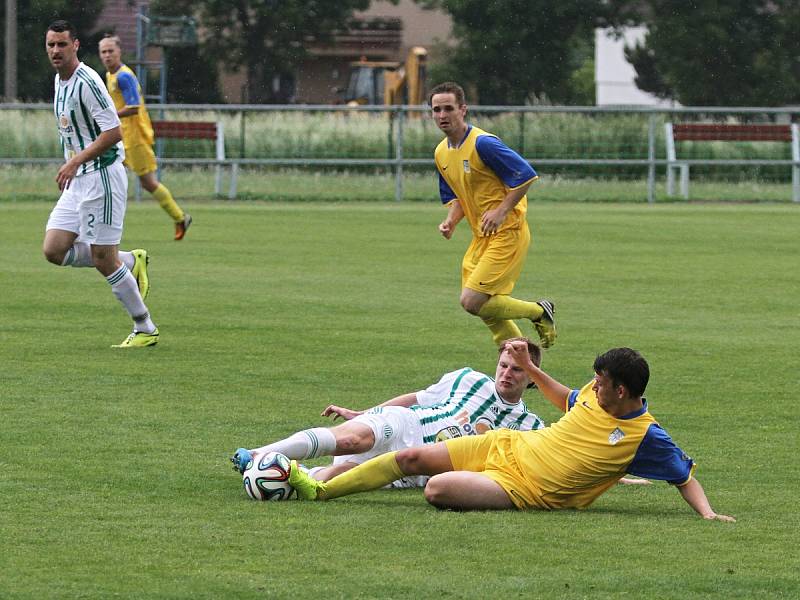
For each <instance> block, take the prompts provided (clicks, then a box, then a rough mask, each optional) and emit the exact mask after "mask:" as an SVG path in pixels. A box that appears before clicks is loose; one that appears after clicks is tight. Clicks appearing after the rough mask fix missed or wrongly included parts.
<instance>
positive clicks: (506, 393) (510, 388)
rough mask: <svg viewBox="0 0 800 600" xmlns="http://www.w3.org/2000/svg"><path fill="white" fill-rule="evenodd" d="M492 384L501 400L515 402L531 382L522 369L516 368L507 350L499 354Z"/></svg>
mask: <svg viewBox="0 0 800 600" xmlns="http://www.w3.org/2000/svg"><path fill="white" fill-rule="evenodd" d="M494 382H495V388H496V389H497V391H498V393H499V394H500V395H501V396H502V397H503V400H506V401H507V402H516V401H517V400H519V399H520V398H522V393H523V392H524V391H525V388H527V387H528V384H530V382H531V380H530V379H528V376H527V375H526V374H525V371H523V370H522V367H518V366H517V364H516V363H515V362H514V359H513V358H511V355H510V354H509V353H508V350H503V352H502V353H501V354H500V359H499V360H498V361H497V371H496V372H495V377H494Z"/></svg>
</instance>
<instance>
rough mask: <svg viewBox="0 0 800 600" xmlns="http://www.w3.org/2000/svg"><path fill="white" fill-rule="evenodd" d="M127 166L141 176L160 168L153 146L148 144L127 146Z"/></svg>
mask: <svg viewBox="0 0 800 600" xmlns="http://www.w3.org/2000/svg"><path fill="white" fill-rule="evenodd" d="M125 166H126V167H128V168H129V169H130V170H131V171H133V172H134V173H136V174H137V175H138V176H139V177H141V176H142V175H147V174H148V173H152V172H153V171H155V170H156V169H157V168H158V165H156V155H155V153H154V152H153V147H152V146H149V145H147V144H137V145H136V146H131V147H128V146H125Z"/></svg>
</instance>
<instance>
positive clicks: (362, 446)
mask: <svg viewBox="0 0 800 600" xmlns="http://www.w3.org/2000/svg"><path fill="white" fill-rule="evenodd" d="M374 445H375V440H374V437H373V436H371V435H370V436H364V435H360V434H358V433H346V434H343V435H338V436H336V449H337V450H341V451H343V452H346V453H347V454H355V453H356V452H364V451H365V450H368V449H369V448H372V446H374Z"/></svg>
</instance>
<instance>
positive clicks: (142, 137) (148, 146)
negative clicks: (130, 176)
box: [100, 35, 192, 240]
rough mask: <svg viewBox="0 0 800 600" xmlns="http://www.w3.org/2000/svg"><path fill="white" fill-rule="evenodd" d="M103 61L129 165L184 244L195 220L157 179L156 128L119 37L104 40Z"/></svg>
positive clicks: (126, 160) (101, 46)
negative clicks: (123, 58) (129, 66)
mask: <svg viewBox="0 0 800 600" xmlns="http://www.w3.org/2000/svg"><path fill="white" fill-rule="evenodd" d="M100 60H102V61H103V64H104V65H105V67H106V69H108V71H107V72H106V86H107V87H108V91H109V93H110V94H111V98H112V99H113V100H114V106H115V107H116V109H117V114H118V115H119V118H120V121H122V142H123V143H124V144H125V165H126V166H127V167H128V168H129V169H131V170H132V171H133V172H134V173H136V175H138V176H139V181H140V182H141V184H142V187H143V188H144V189H146V190H147V191H148V192H150V193H151V194H152V195H153V197H154V198H155V199H156V200H157V201H158V203H159V205H161V208H163V209H164V210H165V211H166V212H167V214H168V215H169V216H170V217H172V220H173V221H174V222H175V239H176V240H182V239H183V236H184V235H185V234H186V230H187V229H189V225H191V224H192V217H191V215H189V214H188V213H186V212H184V211H183V209H182V208H181V207H180V206H178V203H177V202H175V199H174V198H173V197H172V193H171V192H170V191H169V189H167V187H166V186H165V185H164V184H162V183H160V182H159V181H158V179H157V177H156V171H157V169H158V166H157V165H156V157H155V154H154V153H153V126H152V125H151V124H150V115H148V114H147V108H145V105H144V97H143V95H142V88H141V87H140V86H139V81H138V80H137V79H136V75H134V73H133V71H131V69H129V68H128V67H127V65H124V64H123V63H122V47H121V46H120V41H119V38H118V37H117V36H115V35H112V36H107V37H105V38H103V39H102V40H100Z"/></svg>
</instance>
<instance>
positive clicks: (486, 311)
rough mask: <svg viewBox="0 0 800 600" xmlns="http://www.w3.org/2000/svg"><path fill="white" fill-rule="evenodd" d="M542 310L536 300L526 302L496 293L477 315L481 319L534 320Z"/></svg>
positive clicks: (540, 314)
mask: <svg viewBox="0 0 800 600" xmlns="http://www.w3.org/2000/svg"><path fill="white" fill-rule="evenodd" d="M542 313H544V311H543V310H542V307H541V306H539V305H538V304H537V303H536V302H526V301H525V300H517V299H516V298H512V297H511V296H507V295H501V294H497V295H496V296H492V297H491V298H489V299H488V300H487V301H486V302H485V303H484V305H483V306H481V309H480V311H478V316H479V317H481V318H482V319H486V318H487V317H489V318H492V317H493V318H495V319H530V320H531V321H535V320H536V319H538V318H539V317H541V316H542Z"/></svg>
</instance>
